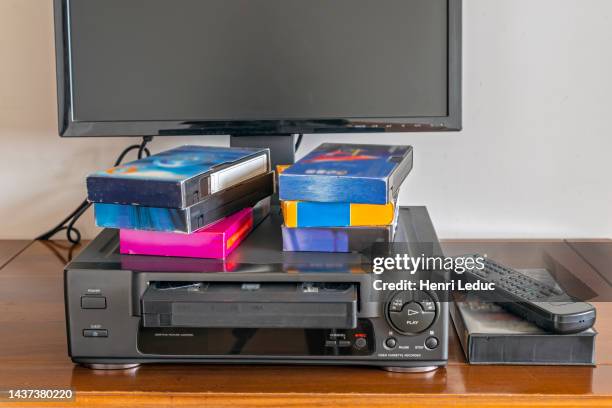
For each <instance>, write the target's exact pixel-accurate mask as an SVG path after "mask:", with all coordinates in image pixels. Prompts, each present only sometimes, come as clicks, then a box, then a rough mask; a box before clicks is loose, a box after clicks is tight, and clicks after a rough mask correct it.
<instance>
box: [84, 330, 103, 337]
mask: <svg viewBox="0 0 612 408" xmlns="http://www.w3.org/2000/svg"><path fill="white" fill-rule="evenodd" d="M83 337H108V330H106V329H85V330H83Z"/></svg>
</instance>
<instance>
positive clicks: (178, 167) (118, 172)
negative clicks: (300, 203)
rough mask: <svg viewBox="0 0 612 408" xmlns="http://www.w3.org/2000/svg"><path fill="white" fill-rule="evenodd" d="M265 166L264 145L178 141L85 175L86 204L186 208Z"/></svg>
mask: <svg viewBox="0 0 612 408" xmlns="http://www.w3.org/2000/svg"><path fill="white" fill-rule="evenodd" d="M269 171H270V152H269V149H250V148H230V147H209V146H181V147H177V148H175V149H171V150H168V151H165V152H162V153H158V154H155V155H152V156H150V157H147V158H144V159H141V160H136V161H133V162H130V163H126V164H124V165H121V166H117V167H113V168H110V169H108V170H104V171H98V172H96V173H93V174H91V175H89V176H88V177H87V195H88V199H89V201H91V202H92V203H106V204H125V205H141V206H148V207H161V208H182V209H184V208H187V207H189V206H192V205H194V204H197V203H198V202H200V201H202V200H204V199H206V198H207V197H209V196H211V195H213V194H216V193H218V192H220V191H223V190H225V189H228V188H231V187H233V186H235V185H238V184H240V183H241V182H244V181H246V180H249V179H251V178H253V177H255V176H258V175H262V174H266V173H268V172H269Z"/></svg>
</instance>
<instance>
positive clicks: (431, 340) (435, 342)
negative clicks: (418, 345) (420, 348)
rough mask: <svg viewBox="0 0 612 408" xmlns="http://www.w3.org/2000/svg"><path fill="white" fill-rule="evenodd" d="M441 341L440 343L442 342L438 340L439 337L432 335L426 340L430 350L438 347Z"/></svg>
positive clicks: (426, 345)
mask: <svg viewBox="0 0 612 408" xmlns="http://www.w3.org/2000/svg"><path fill="white" fill-rule="evenodd" d="M439 343H440V342H439V341H438V339H437V338H436V337H433V336H431V337H428V338H427V339H426V340H425V347H427V348H428V349H430V350H433V349H435V348H436V347H438V344H439Z"/></svg>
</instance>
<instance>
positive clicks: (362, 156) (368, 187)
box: [279, 143, 412, 204]
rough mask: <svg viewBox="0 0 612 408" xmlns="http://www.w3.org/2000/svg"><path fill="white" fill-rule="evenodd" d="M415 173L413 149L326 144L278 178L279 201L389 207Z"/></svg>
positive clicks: (408, 147)
mask: <svg viewBox="0 0 612 408" xmlns="http://www.w3.org/2000/svg"><path fill="white" fill-rule="evenodd" d="M410 170H412V147H411V146H382V145H359V144H334V143H324V144H322V145H321V146H319V147H318V148H316V149H315V150H313V151H312V152H310V153H309V154H308V155H306V156H305V157H303V158H302V159H301V160H299V161H298V162H297V163H296V164H294V165H292V166H291V167H289V168H287V169H286V170H285V171H283V172H282V173H281V174H280V176H279V195H280V199H281V200H283V201H285V200H290V201H317V202H344V203H355V204H387V203H390V202H392V201H393V199H394V197H396V196H397V191H398V190H399V187H400V185H401V184H402V182H403V181H404V179H405V178H406V176H407V175H408V173H410Z"/></svg>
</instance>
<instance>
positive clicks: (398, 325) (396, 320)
mask: <svg viewBox="0 0 612 408" xmlns="http://www.w3.org/2000/svg"><path fill="white" fill-rule="evenodd" d="M386 309H387V310H386V315H387V319H388V320H389V324H390V325H391V326H392V327H393V328H394V329H395V330H397V331H398V332H400V333H403V334H418V333H421V332H424V331H425V330H427V329H428V328H429V326H431V324H432V323H433V322H434V320H435V319H436V302H435V301H434V299H433V298H432V297H431V296H430V295H429V294H428V293H426V292H423V291H414V292H413V291H404V292H398V293H396V294H395V295H393V297H392V298H391V300H390V301H389V303H388V304H387V307H386Z"/></svg>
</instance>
